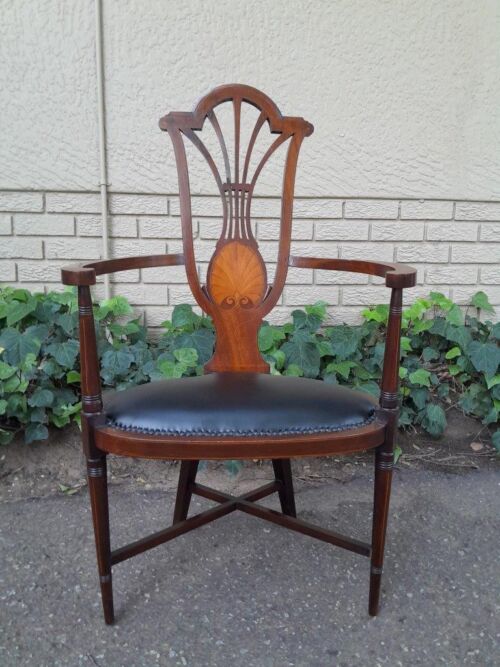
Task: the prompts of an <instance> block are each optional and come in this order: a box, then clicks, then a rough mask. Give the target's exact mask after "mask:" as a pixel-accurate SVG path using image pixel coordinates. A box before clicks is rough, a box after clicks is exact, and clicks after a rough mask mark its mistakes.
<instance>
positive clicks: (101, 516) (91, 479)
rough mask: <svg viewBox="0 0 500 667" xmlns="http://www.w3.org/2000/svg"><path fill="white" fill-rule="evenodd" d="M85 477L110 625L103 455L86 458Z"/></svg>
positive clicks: (107, 514)
mask: <svg viewBox="0 0 500 667" xmlns="http://www.w3.org/2000/svg"><path fill="white" fill-rule="evenodd" d="M87 479H88V485H89V494H90V503H91V506H92V519H93V523H94V535H95V546H96V551H97V567H98V569H99V582H100V585H101V597H102V606H103V610H104V620H105V622H106V624H107V625H111V624H112V623H113V621H114V610H113V583H112V579H111V548H110V539H109V510H108V476H107V467H106V456H105V455H104V456H100V457H99V458H89V459H87Z"/></svg>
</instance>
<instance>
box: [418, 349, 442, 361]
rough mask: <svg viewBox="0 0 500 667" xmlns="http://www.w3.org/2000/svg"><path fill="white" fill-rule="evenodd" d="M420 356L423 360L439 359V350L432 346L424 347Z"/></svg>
mask: <svg viewBox="0 0 500 667" xmlns="http://www.w3.org/2000/svg"><path fill="white" fill-rule="evenodd" d="M422 358H423V360H424V361H433V360H434V359H439V350H436V349H435V348H433V347H424V349H423V350H422Z"/></svg>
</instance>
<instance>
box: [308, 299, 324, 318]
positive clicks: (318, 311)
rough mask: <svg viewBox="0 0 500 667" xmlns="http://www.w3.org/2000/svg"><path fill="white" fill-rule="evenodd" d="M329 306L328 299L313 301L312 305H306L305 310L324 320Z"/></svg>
mask: <svg viewBox="0 0 500 667" xmlns="http://www.w3.org/2000/svg"><path fill="white" fill-rule="evenodd" d="M327 307H328V304H327V303H326V301H316V303H313V304H312V306H304V310H305V311H306V313H307V314H308V315H315V316H316V317H319V318H320V320H321V321H322V322H323V321H324V320H325V319H326V315H327V311H326V309H327Z"/></svg>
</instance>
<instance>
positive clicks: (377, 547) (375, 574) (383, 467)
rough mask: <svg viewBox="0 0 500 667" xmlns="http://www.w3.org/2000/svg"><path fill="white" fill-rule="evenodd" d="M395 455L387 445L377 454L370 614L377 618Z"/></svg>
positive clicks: (381, 447)
mask: <svg viewBox="0 0 500 667" xmlns="http://www.w3.org/2000/svg"><path fill="white" fill-rule="evenodd" d="M393 460H394V453H393V451H392V447H390V449H389V448H388V447H387V444H385V443H384V444H383V445H381V446H380V447H378V448H377V450H376V452H375V491H374V503H373V530H372V557H371V570H370V599H369V603H368V613H369V614H370V616H376V615H377V614H378V611H379V606H380V585H381V583H382V568H383V564H384V546H385V534H386V530H387V516H388V512H389V500H390V496H391V482H392V467H393Z"/></svg>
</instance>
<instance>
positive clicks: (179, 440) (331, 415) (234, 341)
mask: <svg viewBox="0 0 500 667" xmlns="http://www.w3.org/2000/svg"><path fill="white" fill-rule="evenodd" d="M246 105H251V110H252V112H253V113H255V114H256V115H257V120H256V122H255V125H254V127H253V130H252V131H251V133H249V139H248V142H246V141H245V142H243V140H242V126H241V112H242V108H243V107H244V106H245V107H246ZM219 106H220V107H222V106H226V108H229V109H230V113H231V118H232V123H233V127H232V138H233V139H232V141H231V145H229V143H228V142H226V141H225V136H224V133H223V132H222V129H221V124H220V123H219V119H218V117H217V115H216V112H215V109H216V108H217V113H219V108H218V107H219ZM255 109H256V110H257V111H256V112H255V111H254V110H255ZM160 127H161V129H162V130H166V131H167V132H168V134H169V135H170V139H171V140H172V142H173V147H174V152H175V160H176V164H177V172H178V178H179V191H180V214H181V224H182V234H183V253H182V254H165V255H154V256H144V257H129V258H124V259H110V260H105V261H97V262H91V263H88V264H85V265H79V266H68V267H65V268H64V269H63V271H62V279H63V283H64V284H66V285H76V286H77V287H78V303H79V317H80V346H81V347H80V349H81V378H82V381H81V382H82V405H83V408H82V434H83V448H84V452H85V455H86V458H87V473H88V487H89V494H90V500H91V505H92V516H93V522H94V532H95V542H96V550H97V563H98V569H99V581H100V586H101V593H102V604H103V608H104V618H105V621H106V623H108V624H109V623H112V622H113V620H114V612H113V593H112V580H111V568H112V566H114V565H117V564H118V563H120V562H122V561H124V560H126V559H127V558H131V557H132V556H135V555H137V554H140V553H142V552H144V551H146V550H147V549H151V548H153V547H156V546H158V545H160V544H162V543H164V542H167V541H169V540H171V539H173V538H174V537H177V536H178V535H182V534H184V533H187V532H188V531H190V530H193V529H194V528H197V527H198V526H202V525H204V524H206V523H208V522H209V521H213V520H214V519H217V518H219V517H222V516H224V515H226V514H229V513H230V512H233V511H235V510H241V511H243V512H247V513H248V514H251V515H253V516H256V517H260V518H262V519H266V520H267V521H271V522H272V523H275V524H278V525H281V526H284V527H286V528H290V529H292V530H295V531H297V532H299V533H303V534H305V535H310V536H311V537H315V538H317V539H319V540H323V541H324V542H328V543H330V544H334V545H337V546H340V547H343V548H344V549H349V550H350V551H353V552H355V553H357V554H361V555H363V556H368V557H369V558H370V559H371V570H370V595H369V613H370V614H371V615H375V614H377V611H378V608H379V598H380V584H381V576H382V563H383V555H384V542H385V534H386V526H387V515H388V507H389V495H390V489H391V475H392V466H393V441H394V432H395V429H396V425H397V415H398V369H399V356H400V352H399V349H400V325H401V304H402V289H403V288H405V287H411V286H412V285H414V284H415V270H414V269H413V268H411V267H408V266H403V265H401V264H388V263H377V262H372V261H367V262H364V261H358V260H349V259H323V258H315V257H295V256H290V239H291V225H292V205H293V193H294V180H295V172H296V166H297V158H298V154H299V149H300V146H301V143H302V141H303V139H304V138H305V137H308V136H309V135H311V134H312V132H313V126H312V125H311V124H310V123H308V122H306V121H305V120H304V119H303V118H298V117H290V116H282V115H281V113H280V111H279V109H278V108H277V106H276V105H275V104H274V103H273V102H272V101H271V100H270V99H269V98H268V97H267V96H266V95H264V94H263V93H261V92H260V91H258V90H256V89H254V88H251V87H249V86H244V85H236V84H234V85H226V86H220V87H218V88H216V89H214V90H213V91H212V92H210V93H209V94H208V95H206V96H205V97H203V98H202V99H201V100H200V101H199V103H198V104H197V106H196V107H195V109H194V111H193V112H192V113H177V112H175V113H169V114H167V115H166V116H164V117H163V118H162V119H161V121H160ZM207 127H208V128H209V129H210V130H211V131H212V132H213V133H214V134H213V136H214V137H216V138H217V141H218V142H219V143H220V155H221V156H222V160H221V169H219V166H218V165H217V164H216V160H215V158H214V157H213V155H212V154H211V152H210V151H209V150H208V148H207V145H206V143H205V142H204V141H203V139H202V130H203V131H204V130H205V129H206V128H207ZM267 130H269V132H268V131H267ZM262 132H265V136H266V138H267V139H268V142H269V147H268V148H267V150H265V151H263V154H262V157H261V159H260V161H258V162H257V164H256V166H255V168H254V169H253V170H252V169H251V168H250V165H251V155H252V151H253V150H254V147H255V144H256V141H257V137H258V136H259V133H261V134H262ZM189 142H191V144H192V146H191V149H192V148H193V146H194V147H195V148H197V149H198V150H199V152H200V153H201V154H202V156H203V157H204V158H205V160H206V163H207V164H208V167H209V169H210V172H211V174H212V175H213V177H214V179H215V182H216V184H217V188H218V191H219V193H220V197H221V210H222V216H221V219H222V222H221V229H220V237H219V240H218V241H217V243H216V245H215V251H214V253H213V255H212V258H211V261H210V264H209V267H208V273H207V277H206V281H205V284H202V282H201V280H200V278H199V275H198V270H197V265H196V260H195V245H194V242H193V230H192V212H191V194H190V179H189V175H188V159H187V151H186V147H187V145H189ZM240 144H241V145H240ZM243 144H245V145H243ZM282 144H284V145H285V148H286V153H285V159H284V178H283V187H282V196H281V219H280V221H279V223H278V222H277V223H276V224H277V226H278V225H279V239H280V240H279V247H278V251H277V259H276V269H275V273H274V277H273V279H272V280H270V281H269V283H270V284H268V278H267V274H266V266H265V264H264V261H263V258H262V256H261V254H260V252H259V248H258V245H257V242H256V240H255V237H254V234H253V230H252V196H253V194H254V190H255V186H256V182H257V179H258V177H259V175H260V173H261V171H262V169H263V167H264V165H265V164H266V162H267V161H268V159H269V158H270V157H271V156H272V155H273V153H274V152H275V151H276V150H277V149H278V148H279V147H280V146H281V145H282ZM286 144H288V145H287V146H286ZM245 149H246V150H245ZM231 151H232V153H233V156H234V157H233V158H231V159H230V154H231ZM174 265H184V266H185V268H186V275H187V280H188V282H189V286H190V288H191V290H192V293H193V295H194V297H195V299H196V301H197V303H198V304H199V306H200V307H201V308H202V310H203V311H204V312H205V313H208V314H209V315H210V316H211V318H212V319H213V323H214V326H215V330H216V344H215V351H214V354H213V357H212V358H211V359H210V361H209V362H208V363H207V364H206V365H205V371H206V373H205V375H202V376H199V377H188V378H182V379H169V380H163V381H157V382H152V383H150V384H145V385H141V386H138V387H134V388H131V389H127V390H125V391H122V392H115V393H112V394H111V395H110V396H109V397H107V398H106V397H103V396H102V394H101V384H100V375H99V365H98V356H97V351H96V338H95V329H94V318H93V309H92V300H91V294H90V286H91V285H93V284H95V282H96V276H100V275H103V274H106V273H111V272H115V271H126V270H128V269H136V268H144V267H151V266H174ZM289 266H293V267H298V268H312V269H326V270H334V271H350V272H356V273H364V274H369V275H374V276H381V277H383V278H385V284H386V285H387V286H388V287H390V288H391V289H392V295H391V305H390V315H389V322H388V331H387V341H386V348H385V358H384V366H383V378H382V383H381V393H380V401H379V403H378V404H376V403H375V401H374V399H372V398H371V397H370V396H368V395H367V394H363V393H360V392H356V391H353V390H350V389H348V388H345V387H341V386H337V385H332V384H327V383H323V382H320V381H317V380H312V379H307V378H297V377H286V376H278V375H271V374H270V373H269V366H268V364H267V363H266V361H265V360H264V359H263V358H262V356H261V354H260V353H259V349H258V345H257V335H258V331H259V327H260V326H261V323H262V319H263V317H265V316H266V315H267V314H268V313H269V311H271V309H272V308H273V306H274V305H275V304H276V303H277V301H278V299H279V297H280V295H281V293H282V290H283V286H284V284H285V279H286V275H287V269H288V267H289ZM368 449H373V450H374V452H375V494H374V509H373V530H372V538H371V542H370V543H365V542H361V541H358V540H356V539H352V538H350V537H346V536H344V535H341V534H339V533H337V532H334V531H332V530H326V529H324V528H320V527H317V526H315V525H312V524H310V523H308V522H306V521H303V520H301V519H299V518H297V517H296V510H295V500H294V491H293V485H292V475H291V467H290V459H291V458H292V457H303V456H325V455H335V456H336V455H338V454H348V453H350V452H356V451H360V450H368ZM108 454H117V455H120V456H130V457H144V458H151V459H169V460H180V461H181V468H180V475H179V485H178V490H177V498H176V502H175V509H174V515H173V524H172V525H171V526H169V527H167V528H165V529H164V530H160V531H159V532H156V533H154V534H153V535H150V536H148V537H144V538H143V539H140V540H138V541H136V542H133V543H131V544H128V545H126V546H122V547H120V548H117V549H114V550H112V549H111V545H110V533H109V517H108V490H107V472H106V458H107V455H108ZM205 459H219V460H220V459H270V460H271V461H272V464H273V469H274V481H273V482H271V483H269V484H266V485H264V486H261V487H260V488H258V489H256V490H255V491H252V492H250V493H246V494H244V495H240V496H231V495H228V494H227V493H222V492H220V491H217V490H215V489H212V488H208V487H206V486H204V485H202V484H199V483H198V482H196V473H197V469H198V463H199V461H200V460H205ZM274 492H277V493H278V495H279V501H280V504H281V509H282V512H277V511H274V510H271V509H268V508H266V507H264V506H262V505H260V504H258V503H257V501H258V500H260V499H262V498H264V497H265V496H268V495H269V494H272V493H274ZM193 493H194V494H197V495H199V496H203V497H205V498H208V499H210V500H212V501H215V502H216V503H218V504H217V505H216V506H215V507H214V508H211V509H208V510H206V511H203V512H201V513H200V514H197V515H195V516H191V517H190V518H187V517H188V510H189V504H190V500H191V496H192V494H193Z"/></svg>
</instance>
